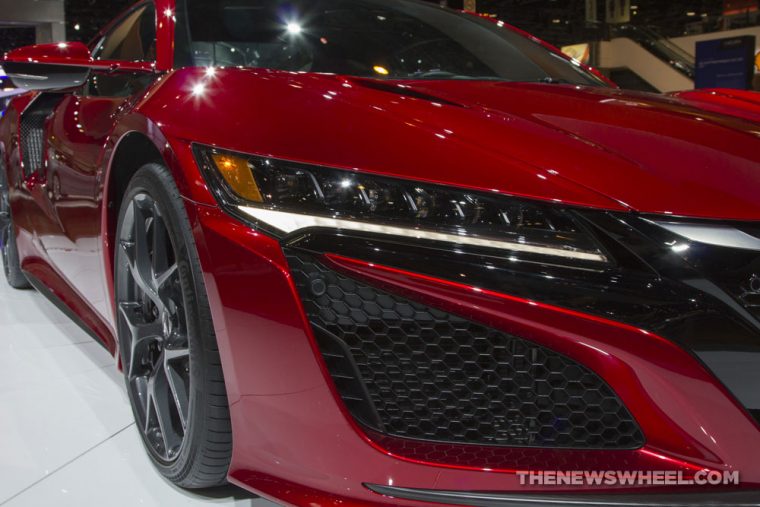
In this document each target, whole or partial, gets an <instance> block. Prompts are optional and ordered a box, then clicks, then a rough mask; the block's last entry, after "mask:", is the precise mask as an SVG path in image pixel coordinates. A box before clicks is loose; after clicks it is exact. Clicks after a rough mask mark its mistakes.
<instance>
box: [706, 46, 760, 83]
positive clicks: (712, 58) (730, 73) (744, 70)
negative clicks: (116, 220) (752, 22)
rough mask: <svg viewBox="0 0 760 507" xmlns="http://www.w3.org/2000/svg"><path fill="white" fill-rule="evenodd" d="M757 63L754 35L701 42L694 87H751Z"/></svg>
mask: <svg viewBox="0 0 760 507" xmlns="http://www.w3.org/2000/svg"><path fill="white" fill-rule="evenodd" d="M754 64H755V36H754V35H747V36H742V37H731V38H729V39H716V40H708V41H703V42H697V57H696V77H695V79H694V87H695V88H735V89H739V90H749V89H751V88H752V77H753V75H754Z"/></svg>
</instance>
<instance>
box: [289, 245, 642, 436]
mask: <svg viewBox="0 0 760 507" xmlns="http://www.w3.org/2000/svg"><path fill="white" fill-rule="evenodd" d="M286 255H287V257H288V261H289V263H290V266H291V269H292V271H293V276H294V280H295V283H296V286H297V287H298V290H299V293H300V295H301V298H302V300H303V303H304V307H305V310H306V313H307V315H308V318H309V320H310V322H311V324H312V326H313V328H314V331H315V335H316V336H317V339H318V342H319V346H320V348H321V350H322V353H323V357H324V359H325V361H326V364H327V367H328V369H329V371H330V373H331V375H332V377H333V379H334V381H335V384H336V386H337V388H338V391H339V392H340V394H341V396H342V398H343V399H344V401H345V403H346V405H347V407H348V408H349V410H350V411H351V413H352V414H353V416H354V417H355V418H356V419H358V420H359V421H360V422H362V423H363V424H365V425H367V426H369V427H371V428H372V429H375V430H377V431H379V432H381V433H384V434H387V435H391V436H396V437H402V438H413V439H422V440H430V441H438V442H452V443H466V444H480V445H495V446H521V447H552V448H581V449H612V448H615V449H633V448H638V447H640V446H642V445H643V443H644V436H643V434H642V432H641V430H640V429H639V427H638V425H637V424H636V422H635V421H634V419H633V417H632V416H631V414H630V413H629V412H628V410H627V409H626V407H625V406H624V405H623V404H622V402H621V401H620V399H619V398H618V397H617V396H616V395H615V393H614V392H613V391H612V389H611V388H610V387H609V386H608V385H607V384H606V383H605V382H604V381H603V380H602V379H601V378H599V377H598V376H597V375H595V374H594V373H592V372H591V371H589V370H588V369H586V368H585V367H583V366H581V365H579V364H578V363H576V362H574V361H572V360H571V359H569V358H567V357H565V356H563V355H560V354H558V353H556V352H553V351H551V350H549V349H547V348H544V347H542V346H539V345H536V344H534V343H531V342H529V341H526V340H523V339H521V338H518V337H515V336H511V335H508V334H505V333H502V332H500V331H497V330H495V329H491V328H488V327H485V326H483V325H480V324H478V323H475V322H471V321H468V320H465V319H462V318H460V317H457V316H455V315H451V314H449V313H446V312H443V311H439V310H436V309H434V308H430V307H428V306H425V305H422V304H419V303H416V302H413V301H409V300H407V299H404V298H402V297H399V296H396V295H393V294H390V293H387V292H384V291H382V290H378V289H377V288H374V287H371V286H369V285H366V284H364V283H362V282H359V281H357V280H354V279H351V278H347V277H345V276H343V275H340V274H338V273H336V272H335V271H332V270H330V269H328V268H326V267H325V266H324V265H322V264H321V263H319V262H318V261H316V259H315V258H314V257H312V256H310V255H307V254H303V253H301V252H297V253H296V252H294V251H290V250H286Z"/></svg>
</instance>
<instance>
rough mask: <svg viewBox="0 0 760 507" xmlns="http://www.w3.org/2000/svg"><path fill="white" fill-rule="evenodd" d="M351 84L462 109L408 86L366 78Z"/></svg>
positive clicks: (352, 80)
mask: <svg viewBox="0 0 760 507" xmlns="http://www.w3.org/2000/svg"><path fill="white" fill-rule="evenodd" d="M351 82H353V83H354V84H357V85H360V86H363V87H365V88H371V89H372V90H377V91H379V92H385V93H393V94H395V95H401V96H402V97H410V98H413V99H419V100H425V101H427V102H433V103H437V104H445V105H447V106H454V107H464V106H463V105H462V104H458V103H456V102H452V101H450V100H446V99H442V98H440V97H436V96H435V95H430V94H428V93H425V92H421V91H418V90H415V89H414V88H411V87H410V86H407V85H400V84H393V83H387V82H383V81H378V80H377V79H368V78H352V79H351Z"/></svg>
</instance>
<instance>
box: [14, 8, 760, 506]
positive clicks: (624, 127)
mask: <svg viewBox="0 0 760 507" xmlns="http://www.w3.org/2000/svg"><path fill="white" fill-rule="evenodd" d="M3 67H4V69H5V71H6V72H7V73H8V75H9V76H10V77H11V79H12V80H13V81H14V83H15V84H16V85H18V86H20V87H23V88H26V89H28V90H29V92H28V93H26V94H24V95H22V96H19V97H16V98H15V99H14V100H13V102H12V103H11V105H10V107H9V108H8V110H7V111H6V113H5V115H4V117H3V118H2V123H0V150H1V151H2V153H1V155H2V156H1V157H0V160H1V161H2V170H1V171H0V174H1V175H2V208H1V210H0V211H2V225H3V227H2V245H3V246H2V252H3V263H4V266H5V273H6V275H7V278H8V281H9V282H10V284H11V285H13V286H14V287H18V288H23V287H26V286H27V285H28V284H29V285H32V286H33V287H35V288H37V289H38V290H39V291H40V292H42V293H43V294H45V295H46V296H48V297H49V298H50V299H51V300H53V301H56V302H58V303H59V305H60V307H61V308H62V309H64V310H65V311H67V312H68V313H69V314H70V315H71V317H72V318H73V319H75V320H77V321H78V322H79V323H80V324H81V325H82V326H83V327H84V329H86V330H87V331H89V332H90V333H91V334H92V335H93V336H94V337H96V338H97V339H98V340H99V341H101V342H102V343H103V345H105V346H106V347H107V348H108V350H110V351H111V352H113V353H114V355H115V357H117V359H118V361H120V364H121V367H122V369H123V371H124V376H125V378H126V385H127V390H128V392H129V398H130V400H131V403H132V408H133V409H134V415H135V419H136V420H137V424H138V427H139V428H140V430H141V433H142V436H143V440H144V443H145V448H146V450H147V452H148V453H149V454H150V456H151V458H152V459H153V461H154V462H155V464H156V467H157V468H158V470H159V471H160V472H161V473H162V474H164V475H165V476H166V477H167V478H168V479H169V480H171V481H172V482H174V483H176V484H178V485H180V486H183V487H187V488H201V487H210V486H214V485H218V484H220V483H223V482H225V481H231V482H232V483H235V484H238V485H240V486H242V487H244V488H248V489H250V490H252V491H255V492H257V493H259V494H262V495H264V496H265V497H268V498H272V499H275V500H277V501H279V502H283V503H288V504H292V505H299V506H324V505H335V506H337V505H343V506H345V505H376V506H380V505H386V506H390V505H393V506H399V505H400V506H410V507H412V506H424V505H429V504H428V502H432V503H438V504H457V505H459V504H461V505H471V506H487V507H490V506H496V505H525V504H529V505H557V504H558V503H562V502H567V503H571V504H574V505H585V504H593V505H675V504H677V505H701V504H704V503H709V504H710V505H737V504H741V505H757V504H758V498H760V493H759V492H758V491H759V490H760V466H758V455H760V125H758V123H757V122H754V121H752V118H753V117H754V116H752V115H750V114H746V115H741V114H730V111H727V108H730V107H738V106H736V104H733V105H732V106H731V105H726V104H724V105H721V106H720V108H719V109H720V111H717V110H716V111H713V112H710V111H708V110H706V109H703V108H699V107H698V106H697V105H696V104H700V103H703V101H688V100H686V99H681V98H677V97H666V96H659V95H651V94H642V93H630V92H624V91H621V90H619V89H617V88H616V87H615V86H614V85H613V84H612V83H610V82H608V81H606V80H605V79H604V78H602V77H601V76H600V75H599V74H598V73H596V72H595V71H592V70H591V69H588V68H586V67H583V66H582V65H580V64H578V63H577V62H574V61H572V60H570V59H568V58H566V57H564V56H563V55H562V54H560V53H559V52H558V51H556V50H555V49H553V48H552V47H550V46H548V45H546V44H544V43H542V42H540V41H539V40H537V39H535V38H533V37H530V36H528V35H527V34H525V33H523V32H520V31H518V30H516V29H515V28H512V27H510V26H508V25H505V24H504V23H502V22H495V21H494V20H491V19H486V18H481V17H478V16H474V15H471V14H465V13H460V12H455V11H452V10H447V9H444V8H441V7H438V6H437V5H435V4H433V3H425V2H419V1H416V0H394V1H387V0H386V1H383V0H213V1H212V0H176V1H175V0H155V2H151V1H142V2H140V3H138V4H137V5H135V6H134V7H133V8H131V9H130V10H128V11H127V12H126V13H124V14H123V15H121V16H119V17H118V18H117V19H116V21H114V22H113V23H112V24H110V25H109V26H108V27H106V28H105V29H104V30H103V31H102V32H101V34H100V35H99V36H98V37H97V38H96V40H95V41H93V42H92V44H90V45H88V46H85V45H83V44H81V43H61V44H53V45H43V46H35V47H31V48H22V49H18V50H15V51H12V52H10V53H8V54H7V55H6V56H5V58H4V62H3ZM705 100H707V99H705ZM729 106H730V107H729ZM52 423H53V424H54V422H52ZM555 472H556V473H555ZM597 472H604V473H605V474H610V476H609V477H608V476H607V475H604V481H602V482H597V483H594V482H593V481H590V480H588V478H589V477H592V475H593V474H594V473H597ZM619 472H623V473H631V474H634V475H635V477H636V478H638V479H637V480H635V481H632V482H628V483H626V482H625V481H620V480H616V476H615V473H619ZM526 474H529V476H526ZM536 474H538V475H536ZM569 474H572V477H573V482H572V483H567V482H562V481H560V482H559V485H554V484H553V483H552V481H551V480H550V479H551V477H555V479H556V477H567V476H569ZM637 474H638V475H637ZM721 476H723V477H724V478H726V477H727V478H728V479H731V480H728V481H726V480H723V481H722V482H729V483H732V484H727V485H725V486H722V485H717V486H716V485H711V484H712V483H715V482H720V481H719V480H718V479H720V478H721ZM526 477H528V478H529V479H530V480H529V481H527V482H526V481H525V478H526ZM658 477H659V478H663V477H666V478H676V477H677V478H678V481H677V482H678V484H677V485H676V484H675V483H671V482H668V481H664V482H663V481H660V482H657V481H656V480H655V479H657V478H658ZM705 477H708V478H710V480H709V481H705V480H700V478H703V479H704V478H705ZM576 478H578V482H576ZM647 478H648V479H647ZM653 478H654V479H653ZM534 479H536V480H535V481H534ZM539 479H540V480H539ZM607 479H609V480H607ZM617 479H619V477H618V478H617ZM563 480H564V479H563ZM689 481H691V483H690V482H689ZM705 482H709V483H710V484H705V485H703V483H705ZM737 482H738V484H736V483H737Z"/></svg>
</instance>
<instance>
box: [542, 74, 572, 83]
mask: <svg viewBox="0 0 760 507" xmlns="http://www.w3.org/2000/svg"><path fill="white" fill-rule="evenodd" d="M534 83H546V84H575V83H573V82H572V81H569V80H567V79H559V78H556V77H550V76H547V77H542V78H541V79H536V80H535V81H534Z"/></svg>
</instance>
